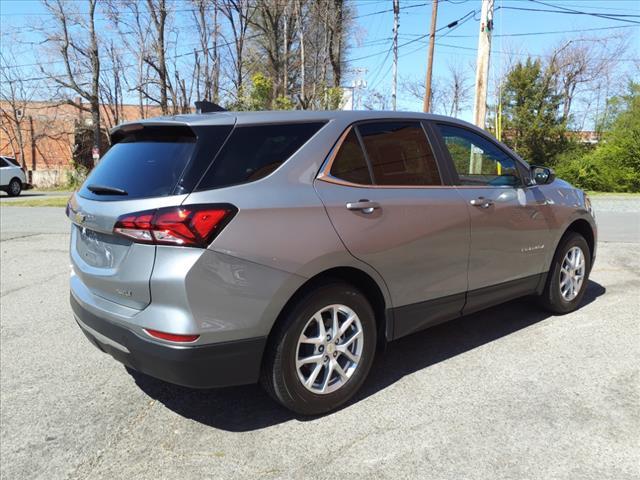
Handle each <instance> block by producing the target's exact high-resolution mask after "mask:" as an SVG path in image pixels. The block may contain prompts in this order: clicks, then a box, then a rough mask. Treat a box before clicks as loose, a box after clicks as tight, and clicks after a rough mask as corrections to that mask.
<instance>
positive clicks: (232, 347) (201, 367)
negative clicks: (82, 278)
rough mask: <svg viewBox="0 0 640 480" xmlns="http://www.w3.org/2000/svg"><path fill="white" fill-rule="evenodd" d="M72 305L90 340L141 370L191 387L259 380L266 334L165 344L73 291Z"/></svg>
mask: <svg viewBox="0 0 640 480" xmlns="http://www.w3.org/2000/svg"><path fill="white" fill-rule="evenodd" d="M71 308H72V310H73V313H74V316H75V318H76V321H77V322H78V325H79V326H80V327H81V329H82V331H83V332H84V334H85V335H86V336H87V338H88V339H89V340H90V341H91V343H93V344H94V345H95V346H96V347H97V348H98V349H99V350H101V351H102V352H105V353H108V354H109V355H111V356H112V357H113V358H115V359H116V360H118V361H119V362H121V363H123V364H124V365H127V366H128V367H131V368H133V369H134V370H137V371H139V372H142V373H145V374H147V375H150V376H152V377H155V378H158V379H160V380H164V381H166V382H169V383H174V384H177V385H183V386H185V387H192V388H211V387H226V386H231V385H244V384H248V383H255V382H256V381H257V380H258V376H259V373H260V364H261V360H262V353H263V351H264V347H265V344H266V337H260V338H251V339H247V340H235V341H230V342H223V343H215V344H207V345H198V346H173V345H161V344H159V343H156V342H154V341H148V340H145V339H143V338H142V337H140V336H139V335H138V334H136V333H134V332H133V331H131V330H129V329H127V328H125V327H123V326H120V325H117V324H115V323H113V322H110V321H108V320H106V319H103V318H100V317H99V316H97V315H95V314H94V313H92V312H90V311H89V310H87V309H86V308H84V307H83V306H82V305H81V304H80V303H79V302H78V301H77V300H76V299H75V298H74V296H73V294H72V295H71Z"/></svg>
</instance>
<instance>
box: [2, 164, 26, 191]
mask: <svg viewBox="0 0 640 480" xmlns="http://www.w3.org/2000/svg"><path fill="white" fill-rule="evenodd" d="M26 184H27V177H26V175H25V174H24V170H22V168H21V167H20V165H18V162H16V160H15V159H13V158H11V157H0V190H4V191H5V192H7V194H9V196H10V197H17V196H18V195H20V192H22V189H23V187H24V186H25V185H26Z"/></svg>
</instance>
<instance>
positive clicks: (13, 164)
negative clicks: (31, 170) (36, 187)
mask: <svg viewBox="0 0 640 480" xmlns="http://www.w3.org/2000/svg"><path fill="white" fill-rule="evenodd" d="M4 160H5V162H6V164H5V165H4V166H7V167H20V164H19V163H18V161H17V160H16V159H15V158H11V157H4Z"/></svg>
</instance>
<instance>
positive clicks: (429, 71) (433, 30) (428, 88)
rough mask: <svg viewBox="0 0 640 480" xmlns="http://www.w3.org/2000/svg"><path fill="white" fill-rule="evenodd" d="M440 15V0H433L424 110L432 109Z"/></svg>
mask: <svg viewBox="0 0 640 480" xmlns="http://www.w3.org/2000/svg"><path fill="white" fill-rule="evenodd" d="M437 17H438V0H433V4H432V7H431V33H430V35H429V56H428V57H427V77H426V79H425V92H424V101H423V102H422V111H424V112H430V111H431V77H432V74H433V49H434V48H435V43H436V19H437Z"/></svg>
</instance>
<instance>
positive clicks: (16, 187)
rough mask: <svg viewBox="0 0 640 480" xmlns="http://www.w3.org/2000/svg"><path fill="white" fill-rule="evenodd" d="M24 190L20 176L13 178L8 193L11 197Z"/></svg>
mask: <svg viewBox="0 0 640 480" xmlns="http://www.w3.org/2000/svg"><path fill="white" fill-rule="evenodd" d="M20 192H22V182H21V181H20V180H19V179H18V178H12V179H11V181H10V182H9V186H8V187H7V193H8V194H9V196H10V197H17V196H18V195H20Z"/></svg>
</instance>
